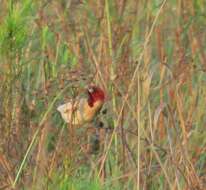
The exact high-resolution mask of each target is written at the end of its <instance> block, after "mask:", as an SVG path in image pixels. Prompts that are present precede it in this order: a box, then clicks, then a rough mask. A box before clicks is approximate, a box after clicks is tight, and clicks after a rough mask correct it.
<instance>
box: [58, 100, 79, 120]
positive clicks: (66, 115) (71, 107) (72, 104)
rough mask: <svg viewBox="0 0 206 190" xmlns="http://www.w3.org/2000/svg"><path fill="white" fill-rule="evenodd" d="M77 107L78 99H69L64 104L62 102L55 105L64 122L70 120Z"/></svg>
mask: <svg viewBox="0 0 206 190" xmlns="http://www.w3.org/2000/svg"><path fill="white" fill-rule="evenodd" d="M77 109H78V101H72V100H71V101H69V102H67V103H66V104H62V105H60V106H58V107H57V110H58V111H59V112H60V113H61V116H62V118H63V119H64V120H65V122H67V123H70V122H71V115H72V113H74V112H75V110H77Z"/></svg>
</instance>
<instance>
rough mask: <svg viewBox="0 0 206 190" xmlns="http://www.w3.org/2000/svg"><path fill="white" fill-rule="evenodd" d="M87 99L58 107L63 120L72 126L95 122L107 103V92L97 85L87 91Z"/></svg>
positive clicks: (69, 102) (79, 98) (80, 98)
mask: <svg viewBox="0 0 206 190" xmlns="http://www.w3.org/2000/svg"><path fill="white" fill-rule="evenodd" d="M85 94H86V97H78V98H76V100H70V101H68V102H67V103H65V104H63V105H60V106H58V107H57V110H58V111H59V112H60V114H61V116H62V118H63V120H64V121H65V122H66V123H68V124H71V125H83V124H86V123H90V122H92V121H93V119H94V118H95V116H96V115H97V114H98V112H99V111H100V110H101V108H102V106H103V104H104V102H105V92H104V90H102V89H101V88H100V87H98V86H96V85H92V86H89V87H88V88H87V89H86V92H85Z"/></svg>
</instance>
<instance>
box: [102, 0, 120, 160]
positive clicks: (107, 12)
mask: <svg viewBox="0 0 206 190" xmlns="http://www.w3.org/2000/svg"><path fill="white" fill-rule="evenodd" d="M105 5H106V18H107V33H108V39H109V41H108V43H109V55H110V58H111V67H110V79H111V81H112V79H113V78H114V75H115V68H114V60H113V49H112V30H111V16H110V10H109V2H108V0H105ZM111 93H112V107H113V112H114V113H117V112H116V97H115V92H114V85H113V83H112V82H111ZM113 124H114V127H117V126H116V124H117V122H116V120H113ZM114 141H115V149H116V152H117V135H115V136H114ZM117 157H118V154H116V161H117Z"/></svg>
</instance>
